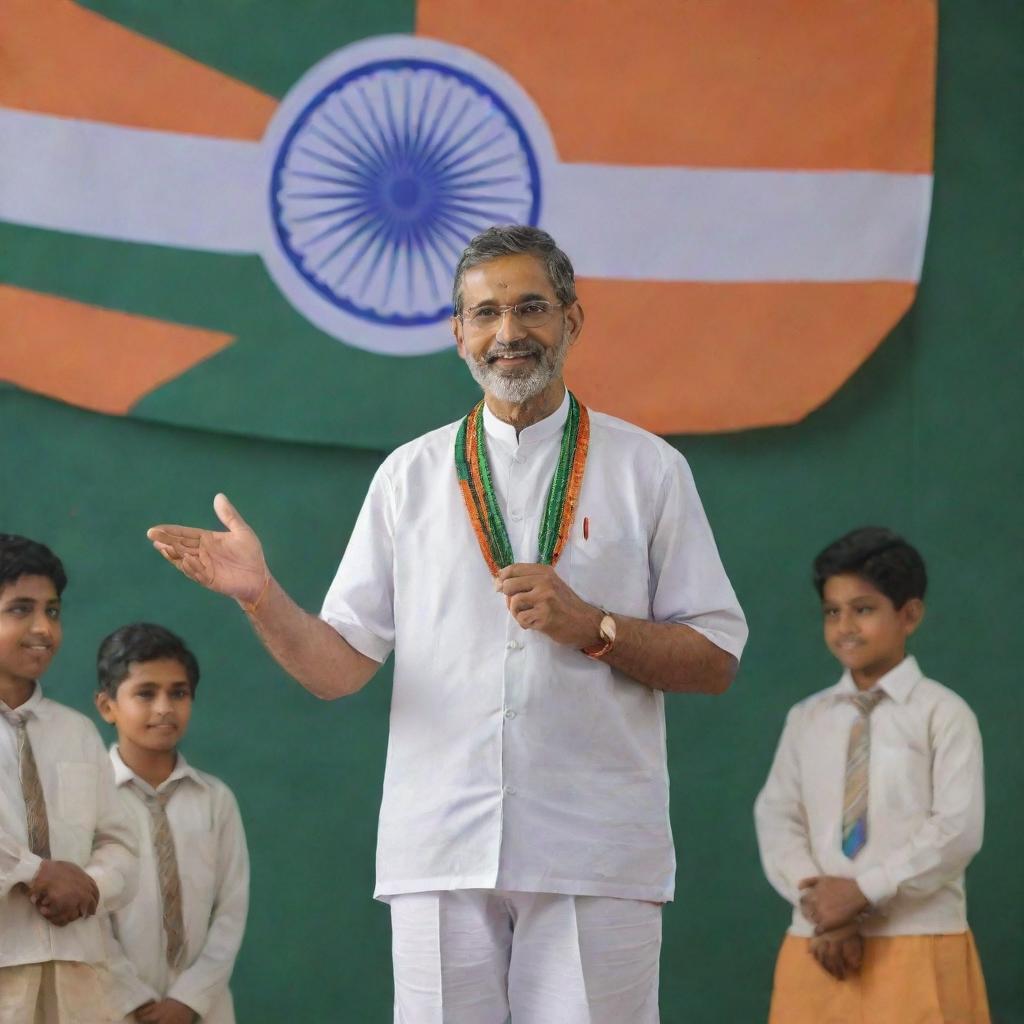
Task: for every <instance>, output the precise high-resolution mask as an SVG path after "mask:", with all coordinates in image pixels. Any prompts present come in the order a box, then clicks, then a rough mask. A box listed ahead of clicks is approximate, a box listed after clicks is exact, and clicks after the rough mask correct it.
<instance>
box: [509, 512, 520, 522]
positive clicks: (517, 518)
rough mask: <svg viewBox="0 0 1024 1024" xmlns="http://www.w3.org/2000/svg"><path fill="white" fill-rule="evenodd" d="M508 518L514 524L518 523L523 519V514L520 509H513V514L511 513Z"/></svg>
mask: <svg viewBox="0 0 1024 1024" xmlns="http://www.w3.org/2000/svg"><path fill="white" fill-rule="evenodd" d="M508 517H509V519H511V520H512V521H513V522H514V523H518V522H519V521H520V520H521V519H522V518H523V513H522V512H521V511H520V510H519V509H513V510H512V511H511V512H509V514H508Z"/></svg>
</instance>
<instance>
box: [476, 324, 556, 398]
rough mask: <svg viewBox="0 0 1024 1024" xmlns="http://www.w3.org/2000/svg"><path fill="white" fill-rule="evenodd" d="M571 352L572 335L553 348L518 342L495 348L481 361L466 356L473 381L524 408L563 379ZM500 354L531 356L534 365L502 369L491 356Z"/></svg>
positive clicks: (530, 342) (481, 358)
mask: <svg viewBox="0 0 1024 1024" xmlns="http://www.w3.org/2000/svg"><path fill="white" fill-rule="evenodd" d="M568 352H569V332H568V331H567V330H566V331H564V332H563V333H562V340H561V341H560V342H559V343H558V344H557V345H555V346H554V347H552V348H544V346H543V345H540V344H538V343H537V342H535V341H529V340H524V341H517V342H512V343H511V344H508V345H498V344H495V345H492V346H491V347H490V349H489V350H488V351H487V352H486V353H485V354H484V355H483V356H481V357H480V358H479V359H476V358H474V357H473V356H471V355H469V353H467V354H466V356H465V360H466V365H467V366H468V367H469V372H470V373H471V374H472V375H473V379H474V380H475V381H476V382H477V384H479V385H480V387H481V388H483V390H484V391H485V392H486V393H487V394H489V395H492V396H493V397H494V398H497V399H499V400H500V401H502V402H510V403H511V404H513V405H521V404H522V403H523V402H526V401H529V400H530V399H531V398H535V397H536V396H537V395H539V394H540V393H541V392H542V391H543V390H544V389H545V388H546V387H547V386H548V385H549V384H550V383H551V382H552V381H553V380H555V379H556V378H558V377H559V376H561V373H562V367H563V366H564V365H565V357H566V355H567V354H568ZM498 353H502V354H504V353H517V354H519V353H529V354H530V355H533V356H535V357H536V360H535V361H534V362H533V363H532V364H528V365H526V366H523V367H513V368H509V369H507V370H502V369H499V368H498V367H497V366H496V365H495V364H494V363H493V362H488V357H489V356H493V355H496V354H498Z"/></svg>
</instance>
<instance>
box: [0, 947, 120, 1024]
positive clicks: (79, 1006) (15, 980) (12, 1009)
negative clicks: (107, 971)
mask: <svg viewBox="0 0 1024 1024" xmlns="http://www.w3.org/2000/svg"><path fill="white" fill-rule="evenodd" d="M112 1020H114V1017H113V1016H112V1014H111V1012H110V1008H109V1006H108V1003H107V995H106V991H105V989H104V986H103V981H102V978H101V977H100V975H99V974H98V973H97V971H96V970H95V969H94V968H92V967H90V966H89V964H80V963H74V962H72V961H70V960H50V961H48V962H47V963H43V964H22V965H20V966H18V967H0V1024H108V1022H109V1021H112Z"/></svg>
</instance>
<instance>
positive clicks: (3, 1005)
mask: <svg viewBox="0 0 1024 1024" xmlns="http://www.w3.org/2000/svg"><path fill="white" fill-rule="evenodd" d="M66 583H67V577H66V575H65V573H64V567H63V566H62V565H61V563H60V560H59V559H58V558H57V557H56V556H55V555H54V554H53V552H52V551H50V549H49V548H47V547H45V546H44V545H42V544H38V543H36V542H35V541H32V540H28V539H27V538H25V537H18V536H15V535H13V534H0V1021H3V1022H4V1024H35V1022H40V1021H45V1022H46V1024H52V1022H61V1024H64V1022H76V1024H78V1022H80V1024H95V1022H99V1021H110V1020H113V1019H114V1018H113V1016H112V1014H111V1010H110V1008H109V1006H108V1004H107V1001H106V994H105V991H104V985H103V981H102V974H101V972H99V971H97V970H96V965H97V964H99V963H100V962H102V961H103V959H104V957H105V949H104V939H103V931H102V929H101V926H100V922H99V920H98V919H97V917H96V914H97V912H98V911H100V912H102V911H109V910H117V909H119V908H120V907H122V906H124V905H125V904H126V903H127V901H128V900H130V899H131V897H132V894H133V892H134V890H135V882H136V876H137V872H138V864H137V860H136V852H137V840H136V836H135V831H134V829H133V827H132V824H131V821H130V819H129V818H128V815H127V814H125V812H124V809H123V807H122V806H121V801H120V800H119V799H118V796H117V792H116V790H115V788H114V780H113V778H112V774H111V770H110V762H109V760H108V759H107V752H106V750H105V749H104V748H103V742H102V740H101V739H100V737H99V733H98V732H97V731H96V727H95V726H94V725H93V724H92V723H91V722H90V721H89V720H88V719H87V718H86V717H85V716H84V715H80V714H79V713H78V712H77V711H72V710H71V709H70V708H67V707H64V706H63V705H62V704H58V703H56V702H55V701H52V700H50V699H49V698H47V697H44V696H43V691H42V688H41V686H40V684H39V679H40V677H41V676H42V675H43V673H44V672H45V671H46V670H47V668H49V666H50V663H51V662H52V661H53V658H54V655H55V654H56V653H57V651H58V650H59V649H60V642H61V594H62V593H63V591H64V587H65V585H66Z"/></svg>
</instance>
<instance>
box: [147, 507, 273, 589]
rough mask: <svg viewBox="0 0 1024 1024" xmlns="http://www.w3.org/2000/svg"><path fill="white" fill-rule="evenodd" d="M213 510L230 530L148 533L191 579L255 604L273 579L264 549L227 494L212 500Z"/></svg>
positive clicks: (159, 529)
mask: <svg viewBox="0 0 1024 1024" xmlns="http://www.w3.org/2000/svg"><path fill="white" fill-rule="evenodd" d="M213 510H214V512H216V513H217V518H218V519H219V520H220V521H221V522H222V523H223V524H224V525H225V526H226V527H227V530H225V531H214V530H199V529H196V528H195V527H193V526H170V525H167V524H161V525H160V526H153V527H151V528H150V529H149V530H147V531H146V536H147V537H148V538H149V539H150V540H151V541H152V542H153V547H155V548H156V549H157V551H159V552H160V554H161V555H163V556H164V558H166V559H167V561H168V562H170V563H171V565H173V566H174V567H175V568H176V569H180V570H181V571H182V572H183V573H184V574H185V575H186V576H187V577H188V578H189V579H191V580H195V581H196V583H201V584H202V585H203V586H204V587H208V588H209V589H210V590H214V591H216V592H217V593H218V594H225V595H227V596H228V597H233V598H234V599H235V600H236V601H241V602H242V603H243V604H253V603H255V602H257V601H258V600H259V599H260V596H261V595H262V594H263V592H264V590H265V589H266V586H267V582H268V580H269V578H270V577H269V570H268V569H267V562H266V559H265V558H264V557H263V545H262V544H260V539H259V537H257V536H256V534H255V533H254V532H253V530H252V527H250V526H249V524H248V523H247V522H246V521H245V520H244V519H243V518H242V517H241V516H240V515H239V514H238V512H237V511H236V509H235V506H234V505H232V504H231V502H230V501H228V499H227V498H226V497H225V496H224V495H223V494H218V495H217V496H216V497H215V498H214V499H213Z"/></svg>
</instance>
